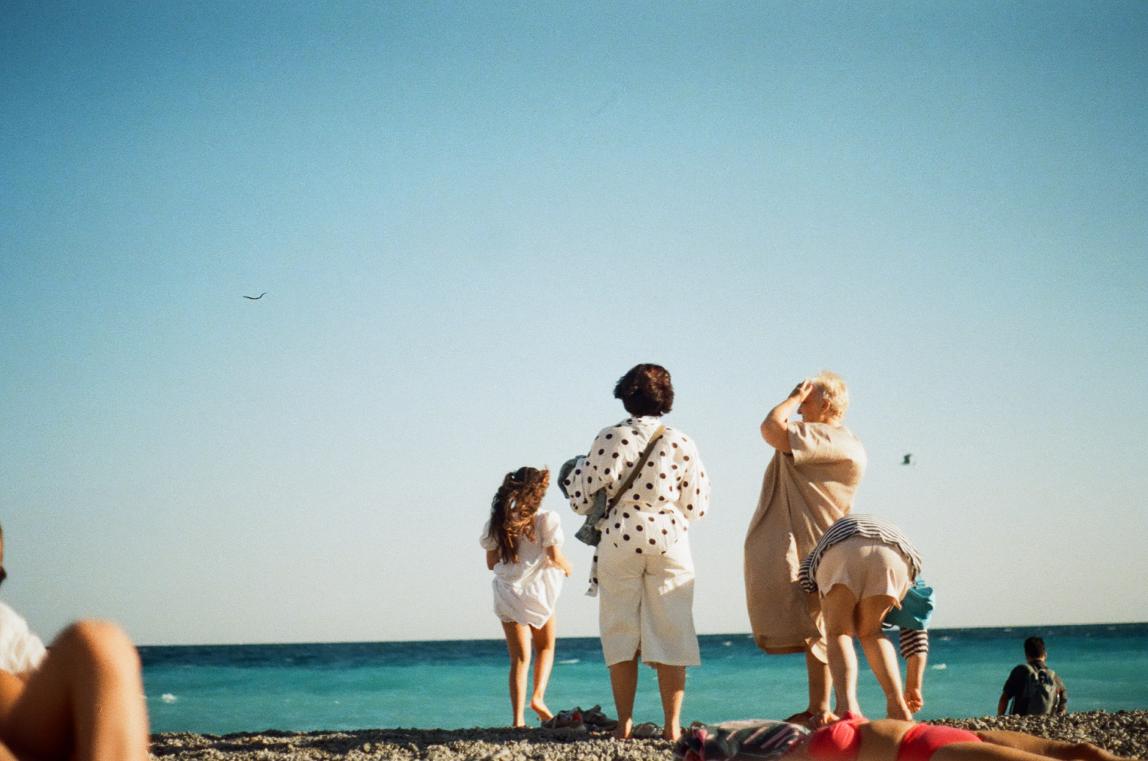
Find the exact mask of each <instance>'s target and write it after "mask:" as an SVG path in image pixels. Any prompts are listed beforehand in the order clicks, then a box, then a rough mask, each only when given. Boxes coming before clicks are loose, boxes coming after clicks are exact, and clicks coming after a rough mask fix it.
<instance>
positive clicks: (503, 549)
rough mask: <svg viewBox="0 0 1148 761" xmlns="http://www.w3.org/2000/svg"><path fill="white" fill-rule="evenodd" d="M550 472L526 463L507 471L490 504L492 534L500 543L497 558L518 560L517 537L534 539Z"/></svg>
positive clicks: (510, 560) (509, 560)
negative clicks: (537, 516) (537, 515)
mask: <svg viewBox="0 0 1148 761" xmlns="http://www.w3.org/2000/svg"><path fill="white" fill-rule="evenodd" d="M549 485H550V471H549V470H545V469H543V470H539V469H538V468H531V467H529V466H524V467H521V468H519V469H518V470H516V471H514V472H513V473H507V474H506V476H505V477H504V478H503V479H502V486H500V487H498V491H497V492H496V493H495V495H494V500H493V501H492V502H491V503H490V536H491V537H492V538H493V539H494V540H495V541H497V542H498V559H499V560H501V561H502V562H503V563H517V562H518V537H520V536H525V537H527V538H528V539H534V514H535V513H537V512H538V507H539V505H541V504H542V497H543V496H544V495H545V494H546V487H547V486H549Z"/></svg>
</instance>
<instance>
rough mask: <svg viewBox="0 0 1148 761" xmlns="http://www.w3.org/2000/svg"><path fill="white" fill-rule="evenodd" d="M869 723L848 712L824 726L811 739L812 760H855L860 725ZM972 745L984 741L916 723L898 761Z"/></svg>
mask: <svg viewBox="0 0 1148 761" xmlns="http://www.w3.org/2000/svg"><path fill="white" fill-rule="evenodd" d="M868 723H869V720H868V719H866V718H864V717H861V716H857V715H856V714H851V713H847V714H845V716H843V717H842V718H841V720H840V721H835V722H833V723H832V724H829V725H826V726H824V727H821V728H820V729H818V730H817V731H815V732H814V733H813V734H812V735H810V736H809V745H808V746H806V751H807V752H808V754H809V757H810V758H811V759H813V760H814V761H856V758H857V755H858V753H860V751H861V729H860V726H861V725H862V724H868ZM970 742H971V743H979V742H982V740H981V738H979V737H977V736H976V735H975V734H973V733H972V732H969V731H968V730H965V729H957V728H956V727H942V726H935V725H933V724H917V725H916V726H914V727H913V728H912V729H910V730H909V731H908V732H906V733H905V735H904V737H902V738H901V744H900V745H899V746H898V747H897V758H896V761H929V759H931V758H932V757H933V753H935V752H936V751H937V749H938V748H943V747H945V746H946V745H952V744H953V743H970Z"/></svg>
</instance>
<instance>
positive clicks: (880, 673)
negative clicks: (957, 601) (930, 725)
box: [799, 515, 928, 720]
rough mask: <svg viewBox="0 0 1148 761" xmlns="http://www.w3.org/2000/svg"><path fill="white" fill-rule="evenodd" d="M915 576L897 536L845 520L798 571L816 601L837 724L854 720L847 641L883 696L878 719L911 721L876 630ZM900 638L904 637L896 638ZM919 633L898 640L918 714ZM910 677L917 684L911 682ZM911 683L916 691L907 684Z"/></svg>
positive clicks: (915, 557)
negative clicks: (858, 643)
mask: <svg viewBox="0 0 1148 761" xmlns="http://www.w3.org/2000/svg"><path fill="white" fill-rule="evenodd" d="M920 573H921V556H920V554H919V553H918V552H917V550H916V548H915V547H913V544H912V543H911V542H910V541H909V540H908V539H907V538H906V537H905V536H904V535H903V534H902V533H901V531H900V530H899V529H898V528H897V527H896V526H894V525H893V524H892V523H889V522H888V521H884V520H881V519H880V518H876V517H874V516H871V515H847V516H846V517H844V518H842V519H841V520H839V521H837V522H836V523H834V524H833V525H832V526H830V527H829V530H828V531H826V532H825V534H824V535H823V536H822V537H821V539H820V541H818V542H817V546H815V547H814V548H813V551H812V552H811V553H809V555H808V556H807V557H806V558H805V560H803V561H802V563H801V570H800V574H799V576H800V579H801V585H802V587H803V588H804V589H805V590H806V591H807V592H818V593H819V594H820V595H821V611H822V613H823V614H824V616H825V631H826V634H827V637H828V649H829V670H830V672H831V673H832V675H833V687H834V692H835V695H836V698H837V702H836V705H835V707H834V710H835V711H836V712H837V714H838V715H839V716H848V715H850V714H852V715H857V716H860V715H861V704H860V703H859V702H858V701H857V654H856V651H855V650H854V649H853V637H856V638H857V639H859V640H860V641H861V649H862V650H863V651H864V652H865V659H866V660H867V661H868V662H869V668H871V669H872V670H873V674H874V675H875V676H876V677H877V682H878V683H879V684H880V685H881V690H882V691H883V692H884V693H885V712H886V716H887V717H888V718H891V719H906V720H907V719H911V718H912V717H913V714H912V711H911V710H910V707H909V705H908V703H907V700H906V697H907V695H906V693H905V692H903V691H902V689H901V672H900V670H899V668H898V666H897V656H896V654H895V653H894V650H893V643H892V642H890V641H889V640H888V639H887V638H886V637H885V634H884V632H883V631H882V628H881V626H882V623H883V622H884V621H885V618H886V616H888V615H889V613H890V612H891V611H892V610H894V609H895V608H900V607H901V600H902V599H904V597H905V595H906V594H907V593H908V592H909V590H910V588H912V587H913V582H914V580H915V579H916V578H917V576H918V575H919V574H920ZM902 631H903V632H904V630H902ZM922 635H923V632H916V633H913V634H911V635H910V636H908V637H904V636H903V637H902V640H901V641H902V646H903V651H905V648H904V646H905V645H906V643H908V645H909V647H910V648H912V649H911V650H909V651H907V652H906V656H907V658H906V659H907V660H909V662H910V665H909V675H910V679H911V680H913V682H911V683H913V688H914V691H915V697H916V698H917V700H915V701H914V702H915V703H917V704H918V706H919V700H920V678H921V676H920V675H921V673H922V672H923V669H924V653H926V652H928V644H927V640H925V642H924V644H923V647H922V643H921V637H922ZM914 673H915V674H916V677H915V679H914ZM914 682H915V683H914Z"/></svg>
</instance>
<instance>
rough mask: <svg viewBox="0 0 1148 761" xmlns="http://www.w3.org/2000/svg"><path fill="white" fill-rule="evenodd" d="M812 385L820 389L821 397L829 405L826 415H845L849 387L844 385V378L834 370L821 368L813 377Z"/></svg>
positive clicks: (838, 417) (831, 416)
mask: <svg viewBox="0 0 1148 761" xmlns="http://www.w3.org/2000/svg"><path fill="white" fill-rule="evenodd" d="M813 386H814V388H817V389H818V390H820V391H821V398H822V399H824V400H825V401H826V403H827V404H828V405H829V408H828V409H827V410H826V412H825V415H826V417H829V418H837V419H840V418H843V417H845V411H846V410H847V409H849V389H848V388H847V387H846V386H845V379H844V378H842V377H841V376H840V375H838V374H837V373H835V372H831V371H829V370H822V371H821V372H820V373H819V374H818V375H817V377H816V378H813Z"/></svg>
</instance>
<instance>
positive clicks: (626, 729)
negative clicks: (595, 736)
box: [614, 719, 634, 740]
mask: <svg viewBox="0 0 1148 761" xmlns="http://www.w3.org/2000/svg"><path fill="white" fill-rule="evenodd" d="M633 729H634V720H633V719H626V720H625V721H619V722H618V726H616V727H614V739H615V740H629V739H630V732H631V731H632V730H633Z"/></svg>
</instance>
